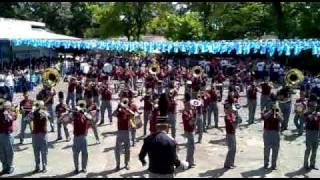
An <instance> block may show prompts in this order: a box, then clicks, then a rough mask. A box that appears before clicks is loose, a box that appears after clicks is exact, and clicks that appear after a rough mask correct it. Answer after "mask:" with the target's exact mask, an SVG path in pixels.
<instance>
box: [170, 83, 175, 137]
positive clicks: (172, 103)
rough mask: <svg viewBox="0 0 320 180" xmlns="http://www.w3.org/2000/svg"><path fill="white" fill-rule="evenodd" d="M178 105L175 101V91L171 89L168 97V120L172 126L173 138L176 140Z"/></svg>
mask: <svg viewBox="0 0 320 180" xmlns="http://www.w3.org/2000/svg"><path fill="white" fill-rule="evenodd" d="M176 111H177V103H176V100H175V94H174V90H173V89H171V90H170V92H169V95H168V120H169V122H170V124H171V134H172V137H173V138H174V139H175V138H176V124H177V122H176V121H177V112H176Z"/></svg>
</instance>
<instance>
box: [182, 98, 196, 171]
mask: <svg viewBox="0 0 320 180" xmlns="http://www.w3.org/2000/svg"><path fill="white" fill-rule="evenodd" d="M182 121H183V127H184V135H185V136H186V137H187V140H188V142H187V159H186V161H187V162H188V163H189V168H191V167H194V166H195V164H194V150H195V141H194V132H195V119H194V115H193V112H192V109H191V105H190V102H185V104H184V110H183V112H182Z"/></svg>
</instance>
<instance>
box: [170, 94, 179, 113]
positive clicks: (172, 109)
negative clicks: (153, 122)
mask: <svg viewBox="0 0 320 180" xmlns="http://www.w3.org/2000/svg"><path fill="white" fill-rule="evenodd" d="M176 106H177V103H176V101H175V100H174V98H173V97H171V98H168V112H169V113H176Z"/></svg>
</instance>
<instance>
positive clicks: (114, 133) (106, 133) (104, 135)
mask: <svg viewBox="0 0 320 180" xmlns="http://www.w3.org/2000/svg"><path fill="white" fill-rule="evenodd" d="M101 135H102V136H103V137H104V138H105V137H108V136H109V135H112V136H115V135H117V131H112V132H104V133H101Z"/></svg>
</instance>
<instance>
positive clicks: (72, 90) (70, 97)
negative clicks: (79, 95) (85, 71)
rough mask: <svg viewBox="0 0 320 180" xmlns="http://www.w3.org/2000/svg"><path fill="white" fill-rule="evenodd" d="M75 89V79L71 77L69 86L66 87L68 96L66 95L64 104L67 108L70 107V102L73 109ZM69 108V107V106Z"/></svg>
mask: <svg viewBox="0 0 320 180" xmlns="http://www.w3.org/2000/svg"><path fill="white" fill-rule="evenodd" d="M76 87H77V82H76V78H75V77H71V79H70V82H69V85H68V95H67V99H66V104H67V106H69V105H70V101H71V107H72V109H74V108H75V103H76V102H75V101H76V99H75V98H76V97H75V89H76ZM69 107H70V106H69Z"/></svg>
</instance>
